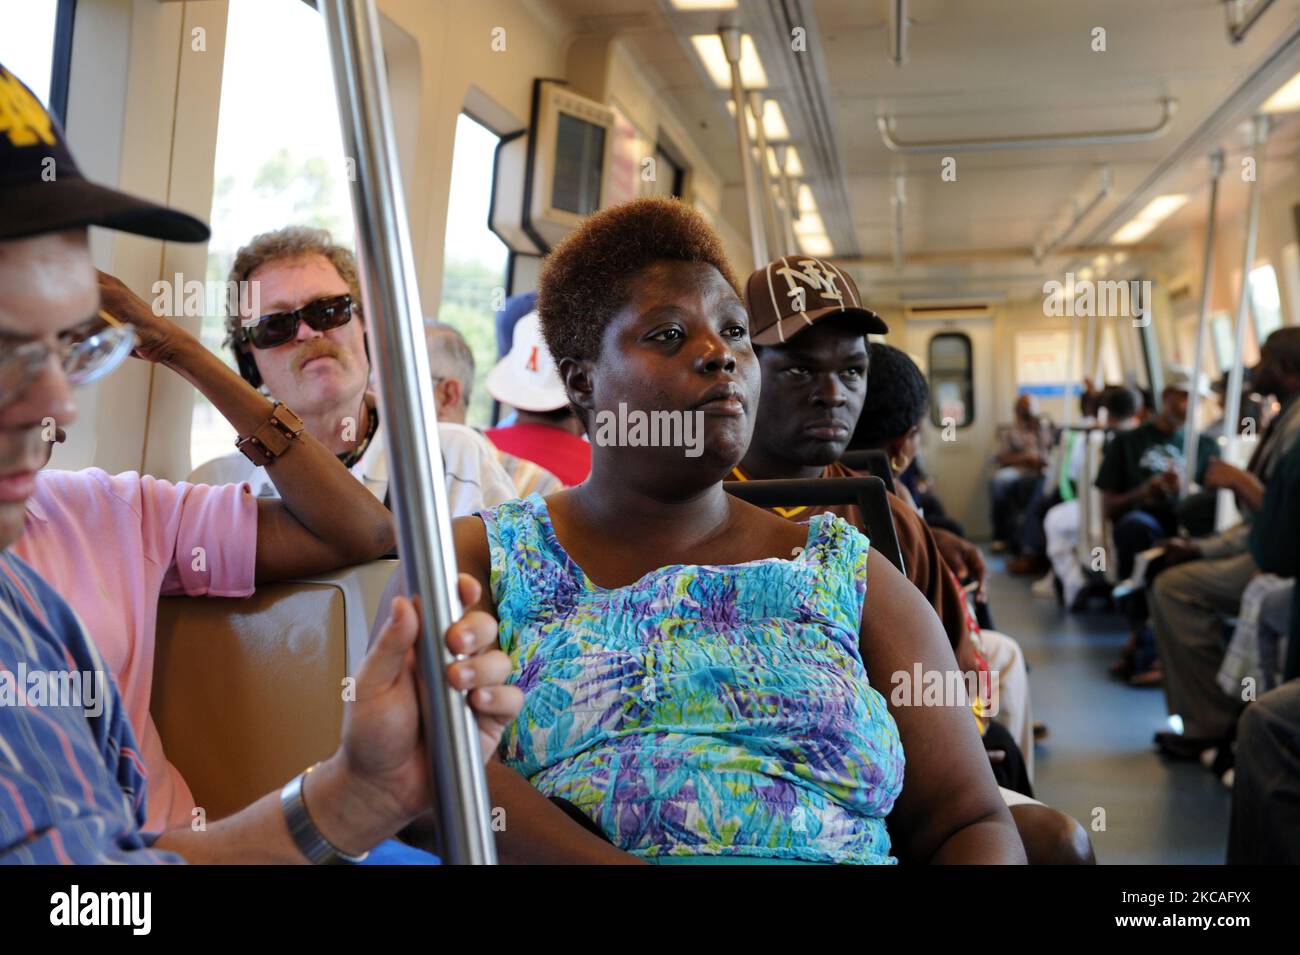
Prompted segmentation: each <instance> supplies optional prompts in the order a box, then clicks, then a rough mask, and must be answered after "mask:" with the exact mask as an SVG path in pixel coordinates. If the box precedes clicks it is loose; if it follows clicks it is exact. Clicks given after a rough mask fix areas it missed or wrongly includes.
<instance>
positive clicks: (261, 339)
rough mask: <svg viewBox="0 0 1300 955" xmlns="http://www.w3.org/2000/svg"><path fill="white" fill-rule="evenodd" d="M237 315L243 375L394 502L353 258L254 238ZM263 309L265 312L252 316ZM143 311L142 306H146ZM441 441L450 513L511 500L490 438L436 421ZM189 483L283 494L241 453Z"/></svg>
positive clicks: (239, 269) (201, 470) (235, 273)
mask: <svg viewBox="0 0 1300 955" xmlns="http://www.w3.org/2000/svg"><path fill="white" fill-rule="evenodd" d="M247 283H255V286H254V288H255V292H256V294H247V295H244V294H241V295H240V296H239V300H240V304H241V309H242V311H241V313H240V314H229V315H227V316H226V345H227V347H229V348H230V349H231V350H232V351H233V353H234V356H235V361H236V364H237V366H238V368H239V373H240V375H242V376H243V378H244V380H245V381H247V382H248V383H249V384H251V385H253V387H255V388H260V389H261V390H262V391H263V392H264V393H265V394H267V395H270V396H272V397H274V398H276V399H278V400H281V401H283V402H284V403H285V404H286V405H288V406H289V407H291V408H293V410H294V411H295V412H296V413H297V414H298V415H299V416H300V417H301V418H302V421H303V425H304V428H305V430H306V431H307V433H308V434H311V435H313V436H314V437H315V438H316V439H317V440H319V441H320V442H321V443H322V444H324V445H325V446H326V447H328V448H330V450H332V451H333V452H334V453H335V454H336V455H338V457H339V458H340V460H342V461H343V463H344V464H345V465H347V467H348V468H349V469H350V470H351V471H352V473H353V475H354V476H355V477H356V478H357V479H358V480H360V481H361V482H362V483H364V484H365V485H366V487H367V488H369V489H370V491H371V493H372V494H374V495H375V497H377V498H379V499H380V500H381V501H385V502H386V501H387V497H388V458H387V452H386V448H385V441H384V432H383V428H382V427H381V426H380V421H379V412H378V409H377V406H376V402H375V397H374V395H373V394H372V393H371V392H370V380H369V379H370V358H369V352H368V350H367V346H366V328H365V316H364V315H363V314H362V313H361V308H360V304H359V303H360V301H361V292H360V282H359V279H358V277H357V266H356V260H355V258H354V257H353V255H352V253H351V251H349V250H348V249H346V248H345V247H343V246H341V245H339V244H337V243H336V242H334V241H333V240H332V239H331V237H330V235H329V233H328V232H326V231H325V230H323V229H313V228H309V227H307V226H287V227H285V228H282V229H278V230H276V231H274V232H267V233H264V234H262V235H258V236H255V237H254V238H253V239H252V241H251V242H249V243H248V244H247V245H245V246H244V247H243V248H241V249H240V250H239V251H238V253H236V255H235V261H234V264H233V265H232V266H231V270H230V276H229V286H228V287H230V288H240V289H243V288H246V287H247ZM252 303H258V310H259V312H260V314H257V315H253V314H251V312H250V311H249V306H250V305H251V304H252ZM141 307H143V303H141ZM438 436H439V439H440V444H441V446H442V455H443V467H444V470H445V472H446V475H447V497H448V502H449V504H450V507H451V511H452V515H453V516H457V517H459V516H463V515H465V514H472V513H474V512H475V511H477V510H479V509H480V508H483V507H490V506H492V505H494V504H500V503H501V502H502V501H506V500H509V499H510V498H513V497H515V496H516V495H515V488H514V485H513V484H511V482H510V479H509V477H508V476H507V475H506V474H505V472H504V471H502V470H501V467H500V465H499V464H497V462H496V460H495V457H494V456H493V453H492V449H491V446H490V445H488V444H487V442H486V439H483V438H481V437H480V436H479V435H478V434H477V433H476V432H475V431H473V430H472V429H470V428H467V427H465V426H464V425H460V424H452V423H449V422H440V423H439V425H438ZM190 480H191V481H193V482H195V483H203V484H225V483H232V482H241V481H246V482H248V483H249V484H250V485H251V486H252V488H253V493H254V494H256V495H257V496H258V497H277V496H279V492H278V491H277V489H276V487H275V484H274V483H273V482H272V480H271V479H270V477H269V476H268V475H267V473H266V471H265V469H263V468H258V467H256V466H254V465H253V464H251V462H249V461H248V459H247V458H246V457H245V456H244V455H242V454H239V453H238V452H235V453H233V454H229V455H226V456H223V457H220V458H216V459H215V460H212V461H209V462H207V463H206V464H203V465H201V466H200V467H198V468H197V469H195V471H194V472H193V473H192V474H191V475H190Z"/></svg>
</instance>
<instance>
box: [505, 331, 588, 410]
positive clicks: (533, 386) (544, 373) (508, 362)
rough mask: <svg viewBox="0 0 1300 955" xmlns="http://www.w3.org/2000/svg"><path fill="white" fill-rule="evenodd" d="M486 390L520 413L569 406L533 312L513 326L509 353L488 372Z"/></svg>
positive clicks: (566, 395) (562, 384) (567, 397)
mask: <svg viewBox="0 0 1300 955" xmlns="http://www.w3.org/2000/svg"><path fill="white" fill-rule="evenodd" d="M487 390H488V392H489V393H490V394H491V395H492V397H493V398H495V399H496V400H497V401H500V402H501V403H502V404H507V405H510V406H511V407H512V408H518V409H519V410H520V411H557V410H558V409H560V408H563V407H564V406H565V405H567V404H568V403H569V396H568V394H567V393H566V392H565V390H564V383H563V382H562V381H561V380H560V373H559V372H558V371H556V369H555V361H554V360H553V359H552V358H551V351H550V349H549V348H547V347H546V341H545V340H544V339H543V338H542V323H541V320H540V319H539V318H538V317H537V312H535V311H533V312H529V313H528V314H527V315H525V316H524V317H523V318H521V319H519V321H518V322H517V323H516V324H515V334H514V339H513V341H512V342H511V344H510V351H509V353H508V354H507V355H506V356H505V357H504V358H502V359H501V360H500V361H499V362H497V363H496V367H495V368H493V369H492V370H491V371H490V372H488V376H487Z"/></svg>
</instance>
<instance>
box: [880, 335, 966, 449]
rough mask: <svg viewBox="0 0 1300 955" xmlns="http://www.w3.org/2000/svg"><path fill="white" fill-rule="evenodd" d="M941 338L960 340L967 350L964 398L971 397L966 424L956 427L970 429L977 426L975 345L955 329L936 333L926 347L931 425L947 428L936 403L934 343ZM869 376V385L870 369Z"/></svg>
mask: <svg viewBox="0 0 1300 955" xmlns="http://www.w3.org/2000/svg"><path fill="white" fill-rule="evenodd" d="M941 338H955V339H957V340H959V341H960V342H961V343H962V345H963V346H964V347H965V349H966V375H965V382H966V383H965V387H964V389H963V391H964V396H967V395H968V396H969V401H967V405H966V420H965V422H963V423H961V424H956V425H955V426H956V427H957V428H969V427H972V426H973V425H974V424H975V344H974V342H972V341H971V337H970V335H968V334H967V333H966V332H963V331H959V330H954V329H945V330H943V331H938V332H935V333H934V334H933V335H931V336H930V340H929V341H928V342H926V345H925V362H926V368H927V371H926V379H927V380H926V385H927V387H929V389H930V423H931V424H933V425H934V426H935V427H936V428H943V427H946V425H945V424H944V421H943V419H942V418H941V417H939V412H940V409H939V404H938V402H937V401H935V394H936V391H935V387H934V383H935V378H934V368H935V362H934V343H935V342H937V341H938V340H939V339H941ZM867 374H868V384H869V383H870V374H871V372H870V369H868V371H867Z"/></svg>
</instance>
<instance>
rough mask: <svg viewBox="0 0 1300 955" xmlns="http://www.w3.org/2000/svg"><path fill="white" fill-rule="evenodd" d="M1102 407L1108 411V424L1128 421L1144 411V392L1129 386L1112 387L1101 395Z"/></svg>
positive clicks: (1107, 388)
mask: <svg viewBox="0 0 1300 955" xmlns="http://www.w3.org/2000/svg"><path fill="white" fill-rule="evenodd" d="M1101 406H1102V407H1103V408H1105V409H1106V415H1107V417H1108V419H1109V420H1108V421H1107V424H1114V423H1115V422H1116V421H1124V420H1127V419H1128V418H1132V417H1133V416H1134V415H1136V414H1137V413H1138V412H1139V411H1141V410H1142V392H1140V391H1138V390H1137V389H1136V388H1130V387H1128V386H1127V385H1110V386H1108V387H1106V388H1105V389H1104V390H1103V391H1102V393H1101Z"/></svg>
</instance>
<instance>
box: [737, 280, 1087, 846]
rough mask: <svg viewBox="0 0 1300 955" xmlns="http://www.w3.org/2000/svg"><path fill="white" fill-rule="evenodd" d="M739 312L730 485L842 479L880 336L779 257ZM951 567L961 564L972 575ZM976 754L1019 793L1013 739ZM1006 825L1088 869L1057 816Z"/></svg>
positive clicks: (943, 583) (799, 517)
mask: <svg viewBox="0 0 1300 955" xmlns="http://www.w3.org/2000/svg"><path fill="white" fill-rule="evenodd" d="M745 305H746V307H747V308H748V310H749V315H750V339H751V340H752V341H753V342H754V345H755V348H754V351H755V352H756V353H757V355H758V363H759V368H760V369H761V370H762V375H763V383H762V389H761V391H760V394H759V403H758V413H757V416H756V418H755V422H754V436H753V438H752V439H751V441H750V445H749V450H748V451H747V452H746V454H745V457H744V459H743V460H742V461H741V462H740V464H739V465H738V466H737V467H736V468H734V469H733V471H732V473H731V479H732V480H739V481H744V480H767V479H800V478H802V479H816V478H822V477H852V476H854V472H853V471H851V470H850V469H848V468H847V467H845V466H844V465H842V464H841V463H840V461H839V459H840V456H841V455H842V454H843V453H844V451H845V449H846V448H847V447H848V443H849V439H850V438H851V437H852V436H853V431H854V428H855V426H856V425H857V421H858V415H859V414H860V413H861V411H862V407H863V403H864V401H865V399H866V394H867V375H868V371H869V354H870V353H869V350H868V348H867V335H869V334H872V335H883V334H885V333H887V332H888V327H887V326H886V325H885V323H884V321H883V320H881V318H880V316H879V315H877V314H876V313H875V312H874V311H872V310H871V309H869V308H867V307H865V306H864V305H863V304H862V296H861V294H860V293H859V292H858V288H857V285H856V284H855V283H854V281H853V279H852V278H851V277H850V276H849V275H847V274H845V273H844V272H843V271H842V270H840V269H839V268H837V267H836V266H835V265H833V264H832V263H829V262H825V261H823V260H822V259H818V258H815V257H813V256H806V255H800V256H793V255H792V256H785V257H783V258H780V259H776V260H774V261H772V262H769V263H768V264H767V265H766V266H765V267H763V268H761V269H759V270H758V271H756V272H754V273H753V274H752V275H751V276H750V277H749V280H748V281H747V282H746V283H745ZM888 497H889V505H890V513H891V515H892V517H893V519H894V529H895V533H896V534H897V535H898V543H899V547H900V549H901V550H902V552H903V564H904V567H905V568H906V573H907V577H908V579H909V580H910V581H911V582H912V583H913V585H915V586H916V587H917V589H919V590H920V591H921V592H922V593H923V594H925V596H926V598H927V599H928V600H929V602H930V604H931V606H933V607H934V609H935V612H936V613H937V614H938V615H939V619H940V621H941V622H942V623H943V626H944V630H945V632H946V633H947V634H948V639H949V641H950V643H951V644H952V648H953V654H954V655H955V656H956V657H957V660H958V663H959V665H960V667H961V669H962V670H964V671H965V670H974V669H977V668H978V666H979V661H978V660H977V658H976V650H975V647H974V645H973V644H972V641H971V639H970V633H969V630H968V627H967V623H966V612H965V605H964V598H963V596H962V593H961V587H960V585H959V583H958V581H957V578H956V577H955V576H954V575H953V574H952V573H951V572H950V571H949V569H948V564H947V561H946V559H945V556H944V554H943V552H942V550H941V547H940V545H939V544H938V543H937V542H936V539H935V535H934V534H933V533H932V532H931V530H930V528H929V527H927V525H926V523H925V521H924V520H922V519H921V517H920V515H919V514H918V513H917V512H916V510H915V509H914V508H913V507H912V506H911V505H910V504H908V503H907V502H905V501H904V500H902V499H901V498H899V497H898V496H896V495H894V494H890V495H888ZM772 510H773V511H775V512H776V513H777V514H780V515H781V516H782V517H786V518H788V519H790V520H795V521H806V520H809V519H810V518H811V517H813V516H814V515H816V514H819V513H821V512H823V511H830V512H832V513H834V514H837V515H838V516H840V517H842V518H843V519H845V520H847V521H849V522H850V523H852V524H854V525H855V526H857V527H859V528H862V529H863V530H864V531H865V530H866V525H865V520H864V518H863V516H862V514H861V512H860V511H859V509H858V508H857V506H856V505H831V506H818V507H790V508H773V509H772ZM967 546H969V545H967ZM971 549H973V548H971ZM976 553H978V552H976ZM962 556H963V563H967V564H968V565H970V564H972V563H973V561H974V558H973V557H969V556H966V555H965V553H964V552H963V555H962ZM979 568H980V570H981V571H982V569H983V564H982V562H981V563H980V564H979ZM984 743H985V746H986V748H988V749H990V750H994V749H997V750H1001V751H1002V752H1003V753H1004V754H1005V755H1004V758H1003V760H1002V762H1001V763H1000V764H999V765H998V766H997V768H996V770H995V775H997V777H998V781H999V783H1000V784H1002V785H1003V786H1006V787H1009V788H1011V789H1014V790H1019V791H1022V792H1024V791H1028V790H1029V789H1030V786H1029V778H1028V770H1027V768H1026V764H1025V761H1024V758H1023V756H1022V754H1021V753H1020V751H1019V749H1018V748H1017V745H1016V742H1015V739H1014V737H1013V736H1012V735H1011V734H1010V733H1009V732H1007V731H1006V729H1005V728H1004V727H1002V726H1001V725H1000V724H996V723H990V724H989V726H988V729H987V730H986V733H985V736H984ZM1005 792H1006V791H1005V790H1004V794H1005ZM1012 798H1013V800H1014V799H1015V798H1016V797H1014V796H1013V797H1012ZM1009 801H1010V800H1009ZM1016 801H1019V800H1016ZM1012 818H1013V819H1014V820H1015V822H1016V826H1017V829H1018V831H1019V832H1020V835H1021V838H1022V840H1023V841H1024V842H1025V847H1026V850H1027V852H1028V854H1029V859H1030V862H1031V863H1081V862H1090V861H1092V851H1091V847H1090V846H1089V844H1088V839H1087V833H1086V832H1085V831H1084V830H1083V829H1082V828H1081V827H1080V826H1079V824H1078V823H1077V822H1076V821H1075V820H1073V819H1071V818H1070V817H1069V816H1066V815H1065V814H1064V813H1061V812H1058V811H1056V810H1054V809H1051V808H1050V807H1047V806H1043V805H1042V804H1039V803H1033V802H1027V803H1026V804H1022V805H1013V808H1012Z"/></svg>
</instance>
